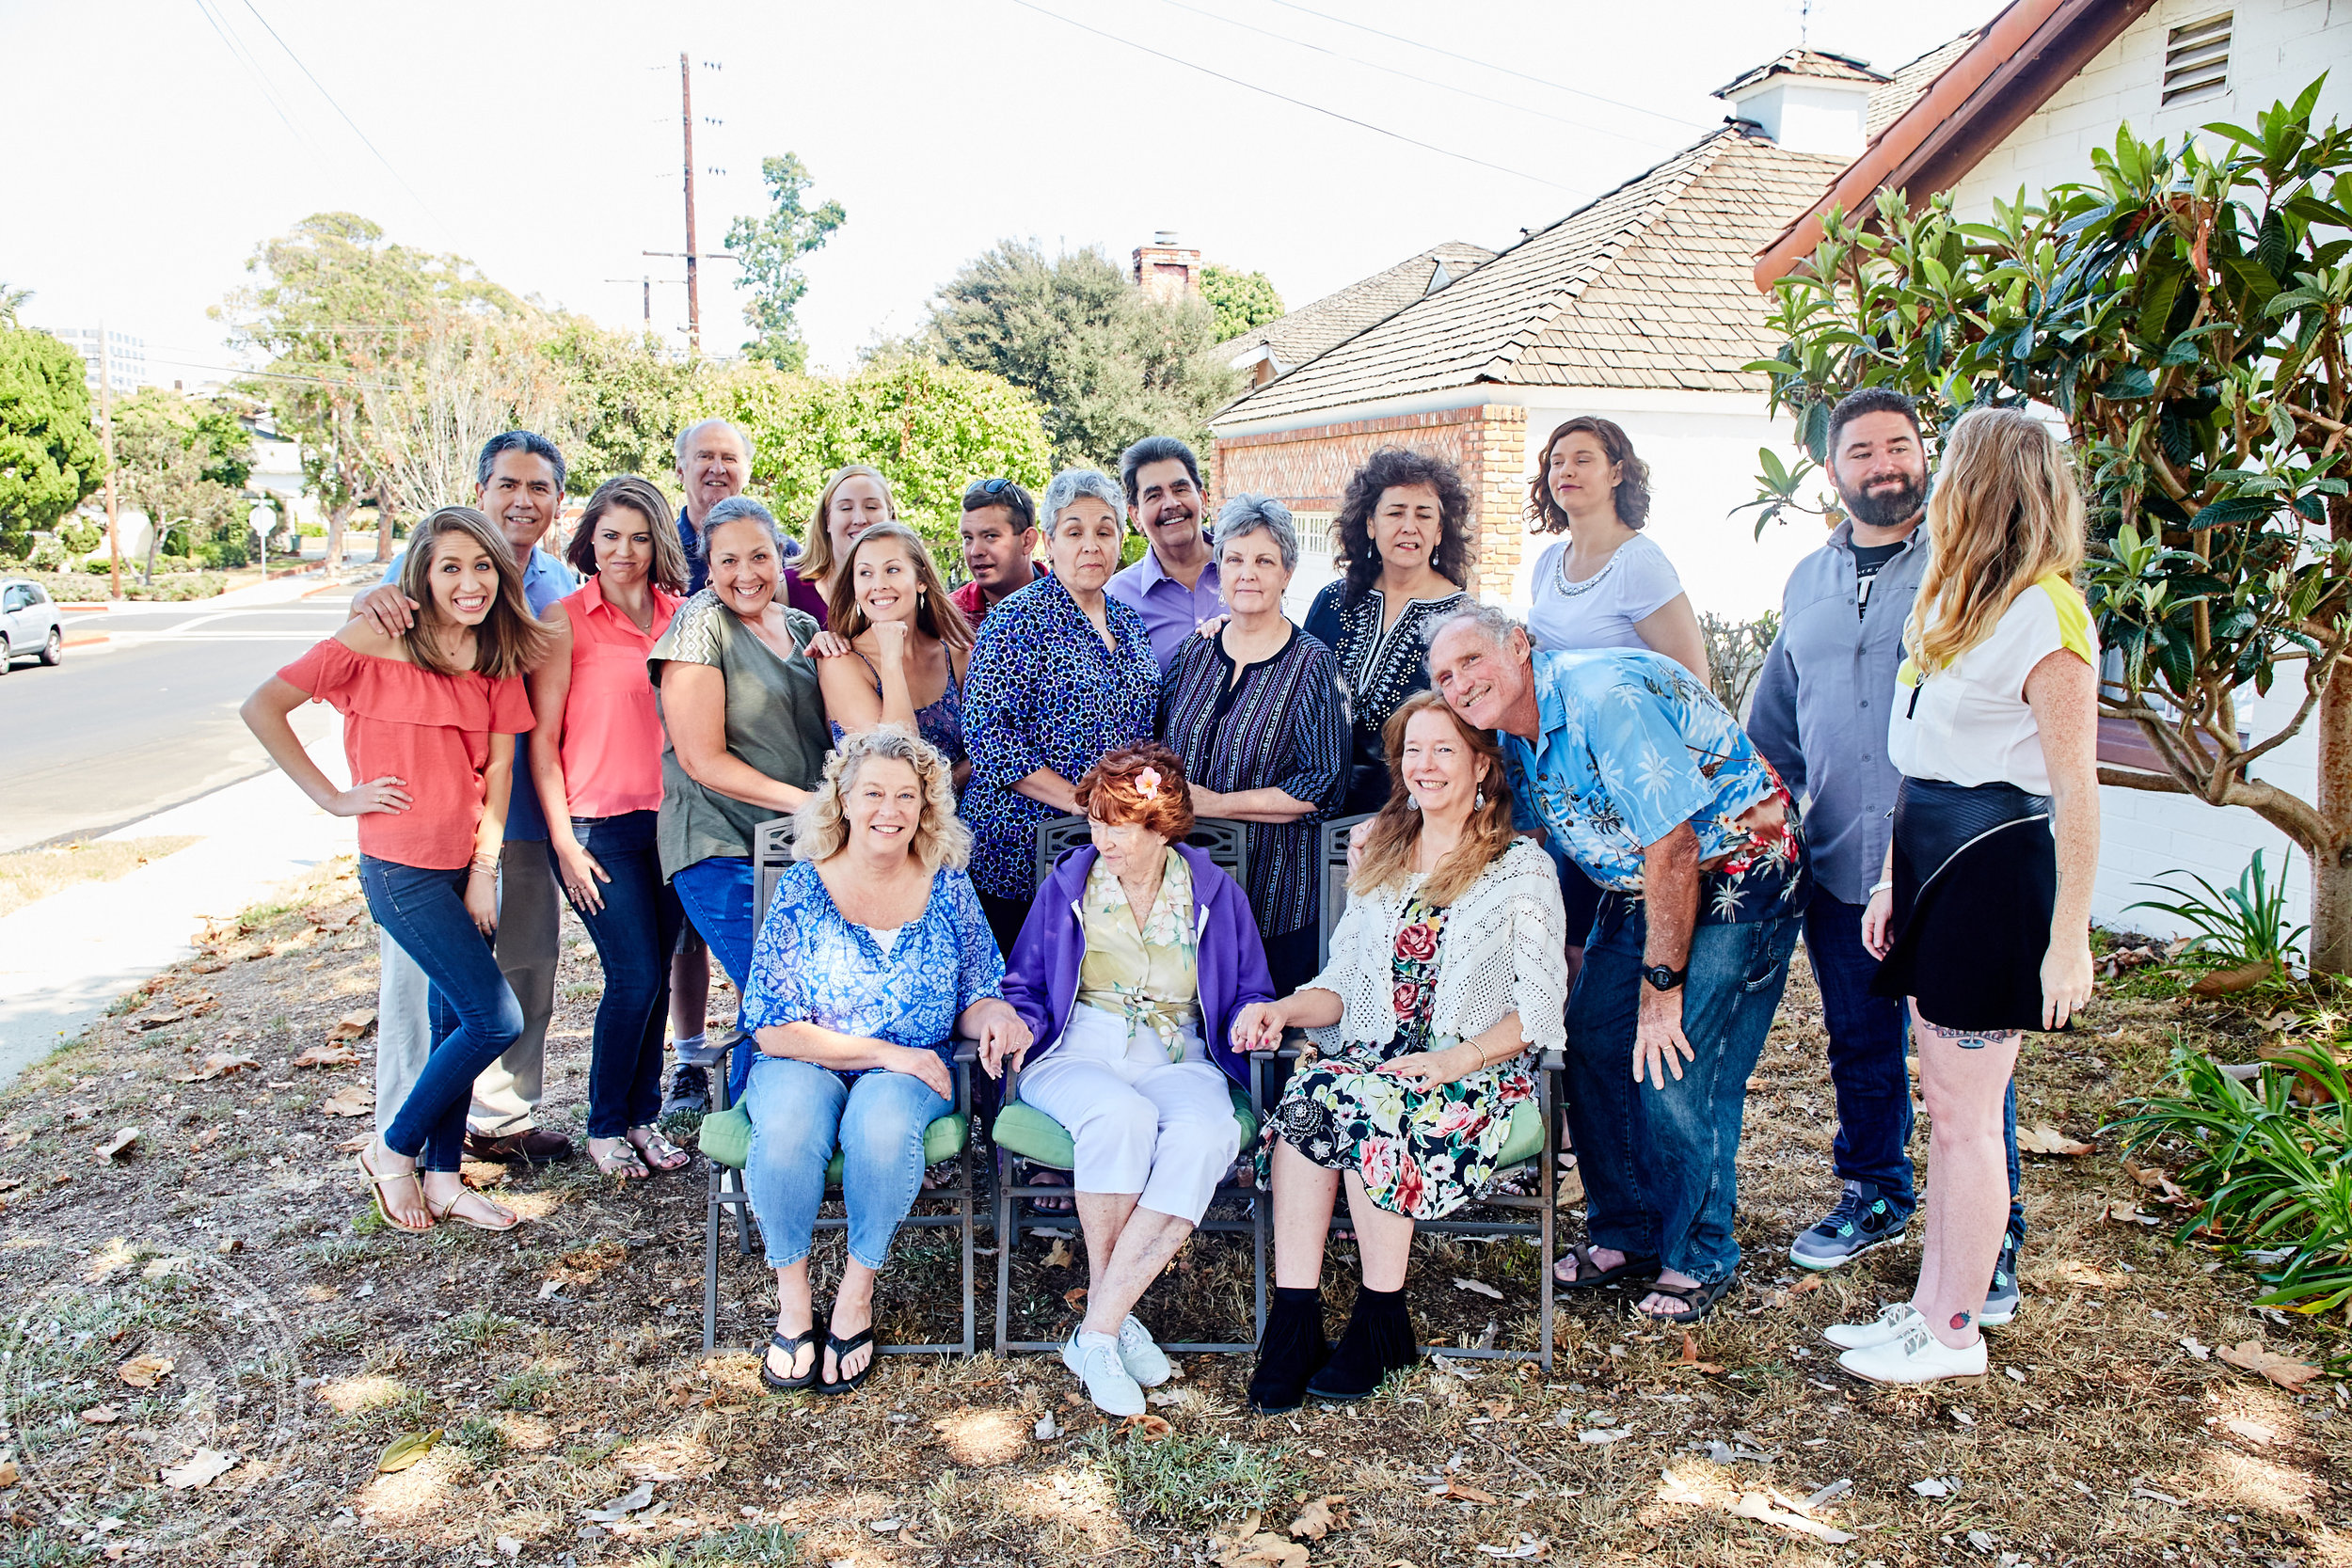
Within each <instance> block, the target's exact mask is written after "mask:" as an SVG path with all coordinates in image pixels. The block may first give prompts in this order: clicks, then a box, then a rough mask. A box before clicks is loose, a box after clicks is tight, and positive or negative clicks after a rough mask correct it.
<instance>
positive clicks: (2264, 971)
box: [2188, 963, 2279, 996]
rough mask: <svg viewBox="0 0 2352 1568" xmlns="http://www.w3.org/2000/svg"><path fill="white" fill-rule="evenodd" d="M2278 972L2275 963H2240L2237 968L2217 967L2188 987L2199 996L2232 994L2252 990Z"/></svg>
mask: <svg viewBox="0 0 2352 1568" xmlns="http://www.w3.org/2000/svg"><path fill="white" fill-rule="evenodd" d="M2278 972H2279V971H2278V967H2277V966H2276V965H2274V964H2267V963H2250V964H2240V965H2238V967H2237V968H2235V969H2217V970H2215V971H2214V972H2213V973H2212V974H2207V975H2205V976H2204V977H2203V978H2201V979H2200V980H2199V981H2198V982H2197V983H2196V984H2195V985H2193V986H2191V987H2189V988H2188V989H2189V990H2191V991H2192V992H2194V993H2195V994H2197V995H2199V996H2231V995H2234V994H2235V993H2237V992H2238V991H2242V990H2253V989H2254V988H2255V987H2256V986H2259V985H2261V984H2262V983H2263V982H2264V981H2265V980H2267V979H2269V978H2270V977H2271V976H2272V975H2273V974H2277V973H2278Z"/></svg>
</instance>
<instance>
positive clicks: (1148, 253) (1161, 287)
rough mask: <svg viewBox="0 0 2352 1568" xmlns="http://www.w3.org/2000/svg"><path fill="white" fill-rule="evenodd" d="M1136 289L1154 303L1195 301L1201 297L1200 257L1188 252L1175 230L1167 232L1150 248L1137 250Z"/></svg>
mask: <svg viewBox="0 0 2352 1568" xmlns="http://www.w3.org/2000/svg"><path fill="white" fill-rule="evenodd" d="M1134 264H1135V270H1134V272H1133V274H1132V275H1131V276H1132V277H1134V278H1135V280H1136V287H1137V288H1139V289H1141V290H1142V291H1143V292H1144V293H1148V294H1150V295H1152V297H1153V298H1154V299H1192V298H1198V297H1199V296H1200V252H1199V251H1197V250H1187V249H1185V248H1184V245H1182V244H1181V243H1180V242H1179V241H1178V240H1177V238H1176V233H1175V230H1169V229H1163V230H1160V231H1159V232H1158V233H1156V234H1154V235H1152V243H1151V244H1150V245H1137V246H1136V254H1135V263H1134Z"/></svg>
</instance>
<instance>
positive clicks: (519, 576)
mask: <svg viewBox="0 0 2352 1568" xmlns="http://www.w3.org/2000/svg"><path fill="white" fill-rule="evenodd" d="M445 533H462V534H464V535H466V536H467V537H468V538H469V539H471V540H472V541H473V542H474V543H475V544H477V545H479V546H482V549H483V553H484V554H485V555H487V556H488V557H489V558H490V560H491V562H492V563H493V564H495V565H496V566H497V567H498V573H499V591H498V594H497V596H496V597H495V598H493V599H492V600H491V601H490V612H489V613H488V614H487V615H485V616H484V617H483V618H482V624H481V625H480V626H476V627H474V629H473V635H474V657H473V669H474V671H475V672H476V673H480V674H485V675H488V676H491V677H492V678H494V679H495V678H497V677H500V676H503V675H520V674H525V673H529V672H530V671H531V670H532V669H533V668H534V667H536V666H537V664H538V662H539V660H540V659H542V658H544V657H547V652H548V644H549V643H550V642H551V641H554V636H555V634H554V633H552V632H550V631H548V628H547V627H546V626H543V625H542V624H541V623H540V621H539V618H538V617H537V616H535V615H533V614H532V613H531V601H530V600H528V599H526V598H524V597H523V569H522V563H521V562H518V561H516V559H515V546H512V545H510V544H508V543H507V542H506V535H504V534H503V533H501V532H500V531H498V529H497V528H496V527H494V526H493V525H492V524H491V522H490V519H489V518H488V517H486V516H485V515H483V514H481V513H480V512H477V511H475V510H474V509H473V508H472V507H470V506H444V507H442V508H441V509H440V510H439V511H437V512H436V513H434V514H433V515H431V516H429V517H427V518H425V520H424V521H423V522H421V523H419V524H418V525H417V526H416V528H415V530H414V531H411V532H410V533H409V535H408V553H407V554H406V555H405V556H403V557H401V562H400V591H401V592H402V593H404V594H407V595H408V596H409V597H410V598H411V599H413V600H415V601H416V603H417V606H418V610H417V614H416V618H415V619H414V620H412V621H410V622H409V624H408V629H407V630H406V631H405V632H403V633H402V634H401V641H402V642H403V643H404V644H405V645H406V647H407V649H408V660H409V662H410V663H412V664H414V665H416V666H417V668H419V669H420V670H430V671H432V672H433V673H435V674H437V675H462V674H464V673H466V672H465V671H464V670H461V669H459V668H458V667H457V666H456V665H454V664H452V663H451V662H450V661H449V658H448V657H447V656H446V655H444V654H443V653H442V652H441V649H440V645H439V643H438V642H437V641H436V640H435V638H434V636H433V629H432V628H433V626H434V625H436V624H437V623H438V622H439V621H440V619H441V611H440V609H439V605H438V601H437V600H436V599H435V598H434V597H433V557H434V555H435V553H436V546H437V545H438V544H439V543H440V539H441V535H443V534H445Z"/></svg>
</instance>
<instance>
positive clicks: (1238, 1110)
mask: <svg viewBox="0 0 2352 1568" xmlns="http://www.w3.org/2000/svg"><path fill="white" fill-rule="evenodd" d="M1088 831H1089V830H1088V824H1087V819H1086V818H1085V817H1083V816H1062V817H1053V818H1049V819H1047V820H1046V821H1043V822H1041V823H1039V824H1038V829H1037V877H1038V880H1039V881H1040V882H1043V881H1044V879H1045V877H1046V874H1047V873H1048V872H1049V871H1051V870H1052V869H1053V865H1054V862H1055V861H1056V860H1057V859H1059V858H1060V856H1061V854H1062V852H1063V851H1064V850H1066V849H1068V848H1070V847H1072V846H1073V845H1075V844H1078V843H1081V842H1083V841H1084V840H1085V838H1086V836H1087V833H1088ZM1185 842H1186V843H1188V844H1191V845H1193V846H1195V847H1199V848H1200V849H1202V850H1204V851H1206V852H1207V854H1208V856H1209V859H1210V860H1211V861H1212V862H1214V863H1216V865H1217V866H1218V867H1219V868H1220V869H1222V870H1223V871H1225V873H1226V874H1227V875H1229V876H1231V877H1232V879H1234V880H1236V881H1239V880H1240V879H1241V875H1242V868H1243V865H1244V863H1245V862H1244V854H1245V849H1246V846H1247V842H1248V841H1247V838H1246V837H1245V834H1244V832H1243V827H1242V824H1241V823H1238V822H1229V821H1225V820H1223V819H1214V820H1213V819H1210V818H1205V817H1204V818H1199V819H1196V820H1195V822H1194V824H1193V831H1192V832H1190V833H1189V834H1187V835H1186V836H1185ZM1259 1071H1260V1069H1259V1068H1258V1066H1257V1064H1256V1063H1255V1062H1254V1061H1253V1062H1252V1064H1251V1068H1250V1086H1249V1092H1248V1094H1244V1093H1243V1092H1242V1091H1241V1090H1240V1089H1239V1088H1234V1087H1232V1086H1231V1085H1228V1087H1229V1090H1230V1093H1231V1095H1232V1105H1233V1119H1234V1120H1235V1121H1237V1122H1239V1123H1240V1124H1241V1134H1242V1148H1243V1150H1244V1151H1245V1153H1247V1151H1248V1149H1249V1148H1252V1147H1253V1145H1254V1143H1255V1141H1256V1139H1257V1135H1258V1111H1257V1107H1258V1104H1259V1101H1260V1086H1261V1085H1260V1083H1259ZM990 1137H991V1139H992V1140H993V1142H994V1144H995V1146H996V1170H995V1176H996V1352H997V1354H1000V1355H1002V1354H1006V1353H1008V1352H1010V1351H1049V1350H1059V1349H1060V1348H1061V1343H1060V1341H1059V1340H1050V1339H1014V1338H1009V1334H1010V1332H1011V1326H1010V1318H1011V1303H1012V1254H1013V1249H1014V1248H1015V1247H1016V1246H1018V1245H1019V1244H1020V1241H1021V1229H1022V1225H1023V1220H1022V1216H1021V1205H1022V1203H1023V1202H1024V1201H1025V1199H1028V1198H1032V1197H1068V1196H1070V1195H1071V1189H1070V1188H1068V1187H1043V1186H1036V1185H1032V1184H1028V1183H1023V1182H1017V1181H1015V1180H1013V1171H1012V1162H1013V1160H1014V1158H1015V1157H1018V1158H1020V1159H1023V1160H1026V1161H1027V1162H1029V1163H1030V1164H1036V1165H1043V1166H1045V1167H1047V1168H1048V1169H1052V1170H1058V1171H1062V1172H1065V1173H1067V1172H1069V1171H1070V1170H1071V1169H1072V1168H1073V1165H1074V1164H1075V1163H1076V1153H1075V1146H1074V1142H1073V1139H1072V1137H1071V1135H1070V1132H1069V1130H1068V1129H1067V1128H1065V1127H1063V1126H1062V1124H1061V1123H1060V1122H1058V1121H1056V1120H1055V1119H1054V1118H1053V1117H1049V1116H1047V1115H1046V1114H1045V1113H1044V1112H1042V1111H1041V1110H1039V1109H1038V1108H1037V1107H1036V1106H1034V1105H1025V1104H1023V1103H1022V1101H1021V1099H1020V1073H1019V1070H1018V1069H1016V1068H1013V1067H1007V1068H1006V1069H1005V1085H1004V1099H1003V1101H1002V1108H1001V1109H999V1110H998V1111H997V1113H996V1121H995V1124H994V1126H993V1127H992V1128H991V1129H990ZM1262 1197H1263V1194H1262V1192H1261V1191H1260V1190H1259V1188H1257V1187H1256V1186H1255V1185H1250V1186H1243V1185H1242V1184H1240V1183H1239V1182H1235V1181H1231V1180H1228V1181H1223V1182H1219V1183H1218V1184H1217V1188H1216V1195H1215V1196H1212V1197H1211V1198H1210V1200H1209V1212H1208V1213H1207V1214H1204V1215H1203V1216H1202V1217H1201V1220H1200V1226H1199V1227H1198V1228H1199V1229H1200V1230H1206V1231H1213V1232H1216V1233H1220V1234H1247V1235H1248V1237H1249V1250H1250V1263H1251V1270H1252V1274H1253V1276H1254V1293H1253V1295H1252V1297H1251V1301H1252V1307H1251V1315H1252V1319H1253V1322H1252V1323H1251V1338H1250V1339H1249V1342H1248V1343H1247V1344H1244V1343H1241V1342H1238V1341H1233V1340H1216V1341H1210V1340H1195V1341H1186V1342H1183V1343H1168V1344H1164V1345H1163V1346H1162V1348H1163V1349H1166V1350H1172V1351H1181V1352H1184V1353H1187V1354H1190V1353H1196V1352H1204V1351H1254V1350H1256V1349H1257V1348H1258V1339H1259V1338H1260V1337H1262V1336H1263V1334H1264V1332H1265V1304H1266V1273H1265V1271H1266V1235H1267V1227H1266V1226H1265V1224H1264V1223H1263V1204H1262V1203H1261V1201H1260V1199H1261V1198H1262ZM1232 1199H1238V1200H1241V1201H1244V1202H1247V1203H1248V1205H1249V1211H1250V1212H1249V1214H1248V1218H1241V1219H1236V1218H1220V1217H1218V1216H1217V1214H1216V1205H1217V1204H1218V1203H1220V1202H1225V1201H1227V1200H1232ZM1071 1227H1072V1228H1073V1229H1074V1228H1076V1218H1075V1216H1074V1215H1073V1217H1072V1226H1071Z"/></svg>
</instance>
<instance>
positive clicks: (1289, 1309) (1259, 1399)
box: [1249, 1285, 1331, 1416]
mask: <svg viewBox="0 0 2352 1568" xmlns="http://www.w3.org/2000/svg"><path fill="white" fill-rule="evenodd" d="M1329 1359H1331V1342H1330V1341H1329V1340H1328V1339H1326V1338H1324V1337H1323V1294H1322V1292H1321V1291H1314V1290H1311V1289H1305V1288H1301V1287H1292V1286H1283V1285H1278V1286H1276V1287H1275V1288H1274V1307H1273V1309H1272V1310H1271V1311H1269V1312H1267V1313H1266V1320H1265V1337H1264V1338H1262V1339H1260V1340H1259V1341H1258V1366H1257V1370H1255V1371H1253V1372H1251V1373H1250V1374H1249V1408H1250V1409H1252V1410H1255V1411H1258V1412H1259V1413H1260V1414H1262V1415H1268V1416H1273V1415H1279V1414H1280V1413H1281V1412H1283V1411H1285V1410H1295V1409H1297V1408H1298V1406H1299V1404H1300V1403H1301V1402H1303V1400H1304V1397H1305V1393H1306V1388H1307V1380H1308V1379H1309V1378H1311V1377H1312V1376H1314V1375H1315V1373H1316V1372H1318V1371H1320V1370H1322V1368H1323V1364H1324V1363H1325V1362H1326V1361H1328V1360H1329Z"/></svg>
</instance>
